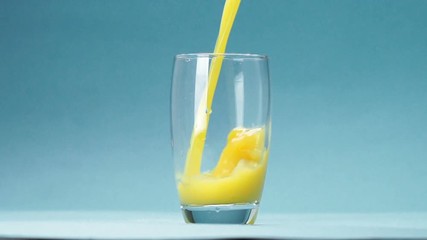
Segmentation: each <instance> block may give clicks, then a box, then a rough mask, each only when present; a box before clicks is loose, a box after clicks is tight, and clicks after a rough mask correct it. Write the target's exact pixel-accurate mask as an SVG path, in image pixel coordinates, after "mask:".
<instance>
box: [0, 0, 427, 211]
mask: <svg viewBox="0 0 427 240" xmlns="http://www.w3.org/2000/svg"><path fill="white" fill-rule="evenodd" d="M222 7H223V1H193V0H191V1H190V0H180V1H177V0H168V1H166V0H159V1H80V0H79V1H5V0H0V210H45V209H46V210H144V211H178V200H177V195H176V191H175V186H174V179H173V166H172V157H171V150H170V133H169V92H170V82H171V72H172V63H173V56H174V55H175V54H177V53H186V52H210V51H212V50H213V48H214V44H215V40H216V35H217V31H218V26H219V21H220V17H221V13H222ZM426 13H427V1H416V0H413V1H403V0H402V1H389V0H387V1H379V0H372V1H367V0H362V1H348V0H336V1H304V0H297V1H277V0H276V1H245V0H244V1H242V3H241V7H240V10H239V14H238V16H237V19H236V22H235V25H234V28H233V31H232V34H231V37H230V41H229V45H228V52H245V53H246V52H251V53H262V54H268V55H269V57H270V61H271V64H270V67H271V80H272V94H273V98H272V100H273V101H272V102H273V135H272V145H271V154H270V166H269V170H268V176H267V181H266V187H265V191H264V196H263V202H262V209H263V211H266V212H396V211H427V190H426V189H427V188H426V185H427V127H426V125H427V94H426V92H427V14H426Z"/></svg>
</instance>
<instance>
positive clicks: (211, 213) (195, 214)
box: [181, 203, 258, 224]
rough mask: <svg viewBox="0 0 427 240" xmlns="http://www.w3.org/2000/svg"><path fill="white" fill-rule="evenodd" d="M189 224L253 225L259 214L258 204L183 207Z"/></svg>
mask: <svg viewBox="0 0 427 240" xmlns="http://www.w3.org/2000/svg"><path fill="white" fill-rule="evenodd" d="M181 210H182V214H183V215H184V220H185V222H187V223H214V224H215V223H216V224H253V223H254V222H255V219H256V216H257V213H258V203H250V204H218V205H204V206H191V205H181Z"/></svg>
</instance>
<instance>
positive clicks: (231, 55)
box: [175, 53, 268, 60]
mask: <svg viewBox="0 0 427 240" xmlns="http://www.w3.org/2000/svg"><path fill="white" fill-rule="evenodd" d="M214 57H224V58H225V59H239V58H240V59H248V60H249V59H255V60H257V59H258V60H267V59H268V56H267V55H263V54H255V53H181V54H177V55H175V58H176V59H197V58H214Z"/></svg>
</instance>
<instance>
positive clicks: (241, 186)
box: [177, 0, 268, 205]
mask: <svg viewBox="0 0 427 240" xmlns="http://www.w3.org/2000/svg"><path fill="white" fill-rule="evenodd" d="M239 5H240V0H226V2H225V6H224V10H223V15H222V19H221V25H220V31H219V34H218V39H217V42H216V46H215V51H214V53H215V54H218V53H219V54H221V53H224V52H225V49H226V45H227V41H228V37H229V35H230V31H231V28H232V25H233V23H234V19H235V17H236V14H237V10H238V8H239ZM222 61H223V57H222V56H221V55H219V56H217V57H215V58H213V59H212V62H211V66H210V72H209V79H208V85H207V91H206V92H207V93H206V95H205V96H204V97H202V98H201V99H202V100H201V101H200V105H199V106H198V110H197V113H196V117H195V126H194V129H193V134H192V137H191V143H190V148H189V150H188V153H187V160H186V166H185V169H184V173H183V175H182V176H181V179H180V181H179V182H178V186H177V187H178V192H179V196H180V200H181V203H182V204H184V205H211V204H212V205H214V204H236V203H242V204H243V203H257V202H258V201H259V200H260V197H261V192H262V188H263V184H264V178H265V173H266V167H267V161H268V149H266V148H265V146H264V145H265V137H266V136H265V135H266V133H265V129H264V128H252V129H247V128H235V129H232V130H231V131H230V133H229V135H228V139H227V144H226V146H225V147H224V149H223V151H222V154H221V156H220V159H219V161H218V163H217V165H216V167H215V168H214V169H213V170H212V171H210V172H205V173H201V164H202V155H203V149H204V146H205V139H206V134H207V130H208V125H209V119H210V114H211V112H212V111H211V107H212V101H213V98H214V94H215V89H216V85H217V82H218V77H219V74H220V71H221V66H222Z"/></svg>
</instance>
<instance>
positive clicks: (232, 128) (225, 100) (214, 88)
mask: <svg viewBox="0 0 427 240" xmlns="http://www.w3.org/2000/svg"><path fill="white" fill-rule="evenodd" d="M171 90H172V91H171V133H172V148H173V158H174V164H175V179H176V186H177V190H178V195H179V199H180V203H181V209H182V212H183V215H184V220H185V221H186V222H187V223H235V224H252V223H254V222H255V219H256V216H257V213H258V207H259V203H260V200H261V195H262V189H263V186H264V179H265V174H266V170H267V162H268V153H269V146H270V135H271V115H270V80H269V68H268V59H267V57H266V56H264V55H256V54H211V53H195V54H180V55H177V56H176V57H175V61H174V68H173V77H172V89H171Z"/></svg>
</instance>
